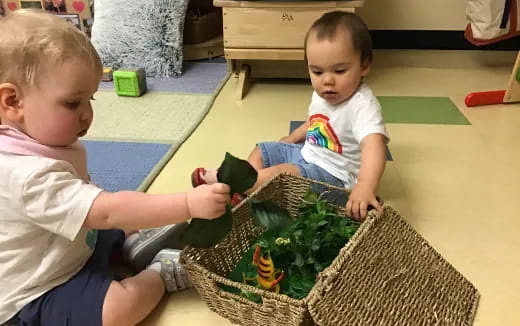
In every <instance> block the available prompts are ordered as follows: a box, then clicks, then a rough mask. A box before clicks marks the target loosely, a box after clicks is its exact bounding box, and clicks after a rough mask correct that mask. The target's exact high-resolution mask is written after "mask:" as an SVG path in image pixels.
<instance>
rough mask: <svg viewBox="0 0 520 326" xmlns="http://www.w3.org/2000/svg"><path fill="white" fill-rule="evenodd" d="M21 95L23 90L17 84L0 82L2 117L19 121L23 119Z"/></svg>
mask: <svg viewBox="0 0 520 326" xmlns="http://www.w3.org/2000/svg"><path fill="white" fill-rule="evenodd" d="M21 95H22V93H21V90H20V88H19V87H17V86H16V85H14V84H11V83H4V84H0V113H1V116H2V117H5V118H6V119H8V120H11V121H17V122H18V121H21V120H22V119H23V114H22V101H21Z"/></svg>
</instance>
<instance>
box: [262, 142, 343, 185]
mask: <svg viewBox="0 0 520 326" xmlns="http://www.w3.org/2000/svg"><path fill="white" fill-rule="evenodd" d="M258 147H259V148H260V152H261V153H262V161H263V164H264V167H266V168H267V167H270V166H273V165H278V164H283V163H290V164H293V165H296V166H297V167H298V169H299V170H300V174H301V175H302V177H304V178H308V179H312V180H317V181H321V182H325V183H328V184H330V185H333V186H336V187H340V188H344V187H345V185H344V184H343V181H341V180H340V179H338V178H336V177H335V176H333V175H332V174H330V173H329V172H327V171H326V170H325V169H323V168H321V167H319V166H317V165H316V164H313V163H308V162H306V161H305V159H304V158H303V156H302V153H301V150H302V147H303V145H302V144H288V143H280V142H265V143H259V144H258Z"/></svg>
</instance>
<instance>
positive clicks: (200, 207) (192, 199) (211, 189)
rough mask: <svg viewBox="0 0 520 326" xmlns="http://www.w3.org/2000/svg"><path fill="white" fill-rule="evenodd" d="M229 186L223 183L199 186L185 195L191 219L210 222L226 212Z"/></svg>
mask: <svg viewBox="0 0 520 326" xmlns="http://www.w3.org/2000/svg"><path fill="white" fill-rule="evenodd" d="M229 190H230V188H229V186H228V185H226V184H223V183H214V184H211V185H200V186H198V187H196V188H193V190H191V191H190V192H188V193H187V194H186V201H187V206H188V211H189V213H190V216H191V217H192V218H203V219H208V220H212V219H215V218H218V217H220V216H222V215H224V213H225V212H226V204H227V202H229Z"/></svg>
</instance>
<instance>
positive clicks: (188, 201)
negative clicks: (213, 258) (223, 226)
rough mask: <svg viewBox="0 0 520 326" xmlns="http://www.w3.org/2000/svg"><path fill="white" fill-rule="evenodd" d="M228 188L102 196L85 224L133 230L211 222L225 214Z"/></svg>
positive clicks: (219, 184)
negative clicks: (194, 222) (197, 220)
mask: <svg viewBox="0 0 520 326" xmlns="http://www.w3.org/2000/svg"><path fill="white" fill-rule="evenodd" d="M228 199H229V186H227V185H225V184H222V183H215V184H212V185H201V186H199V187H196V188H194V189H193V190H191V191H190V192H188V193H176V194H169V195H151V194H145V193H141V192H136V191H120V192H115V193H110V192H102V193H100V194H99V195H98V196H97V198H96V199H95V200H94V202H93V204H92V206H91V208H90V211H89V213H88V215H87V218H86V220H85V224H84V225H85V226H86V227H88V228H92V229H110V228H120V229H127V230H137V229H144V228H152V227H158V226H163V225H167V224H175V223H179V222H183V221H186V220H188V219H190V218H204V219H214V218H217V217H219V216H222V215H223V214H224V213H225V211H226V202H227V201H228Z"/></svg>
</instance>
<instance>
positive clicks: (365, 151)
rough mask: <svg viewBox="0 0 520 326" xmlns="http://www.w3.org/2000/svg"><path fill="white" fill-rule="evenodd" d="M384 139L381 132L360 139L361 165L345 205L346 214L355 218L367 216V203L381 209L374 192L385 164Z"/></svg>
mask: <svg viewBox="0 0 520 326" xmlns="http://www.w3.org/2000/svg"><path fill="white" fill-rule="evenodd" d="M385 139H386V138H385V136H384V135H382V134H370V135H368V136H366V137H365V138H363V140H362V141H361V167H360V169H359V175H358V178H357V183H356V185H355V186H354V189H353V190H352V193H351V194H350V197H349V200H348V202H347V205H346V213H347V215H348V216H350V217H353V218H355V219H357V220H360V219H364V218H365V217H366V216H367V212H368V210H367V207H368V205H372V206H374V208H375V209H377V210H378V211H380V212H382V210H383V208H382V207H381V205H380V204H379V202H378V201H377V199H376V192H377V188H378V187H379V181H380V180H381V177H382V176H383V172H384V170H385V165H386V151H385Z"/></svg>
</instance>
